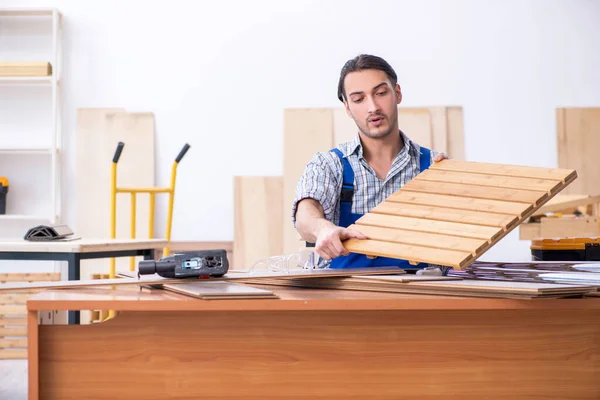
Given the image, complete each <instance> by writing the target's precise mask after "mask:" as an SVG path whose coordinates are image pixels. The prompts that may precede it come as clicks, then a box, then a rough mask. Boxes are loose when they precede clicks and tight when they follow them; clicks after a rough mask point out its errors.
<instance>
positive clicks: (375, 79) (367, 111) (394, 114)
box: [344, 69, 402, 139]
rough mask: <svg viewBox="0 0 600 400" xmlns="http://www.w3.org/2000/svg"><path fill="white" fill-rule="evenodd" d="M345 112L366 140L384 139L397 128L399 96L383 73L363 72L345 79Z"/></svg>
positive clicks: (367, 70) (397, 87) (397, 86)
mask: <svg viewBox="0 0 600 400" xmlns="http://www.w3.org/2000/svg"><path fill="white" fill-rule="evenodd" d="M344 89H345V92H346V99H347V100H346V101H345V102H344V105H345V106H346V112H347V113H348V115H349V116H350V117H352V119H354V122H356V125H357V126H358V129H360V131H361V132H362V133H363V134H364V135H366V136H367V137H370V138H373V139H379V138H384V137H386V136H388V135H389V134H390V133H392V132H394V130H397V129H398V104H400V102H401V101H402V93H401V92H400V86H399V85H398V84H396V85H395V87H394V86H392V84H391V82H390V80H389V78H388V76H387V75H386V73H385V72H383V71H380V70H376V69H366V70H362V71H357V72H351V73H349V74H348V75H346V78H345V79H344Z"/></svg>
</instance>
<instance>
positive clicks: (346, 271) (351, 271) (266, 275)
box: [0, 267, 403, 325]
mask: <svg viewBox="0 0 600 400" xmlns="http://www.w3.org/2000/svg"><path fill="white" fill-rule="evenodd" d="M398 273H403V271H402V270H398V268H396V267H390V268H384V267H381V268H378V267H373V268H340V269H304V268H300V267H299V268H297V269H292V270H290V271H286V272H269V271H258V272H252V273H249V272H238V273H227V274H226V275H224V276H222V277H210V278H202V279H197V278H186V279H184V278H173V279H167V278H162V277H160V276H158V275H149V276H142V277H140V278H116V279H91V280H79V281H58V282H11V283H5V284H2V285H0V291H14V290H15V289H23V288H25V289H49V288H54V289H61V288H74V287H96V286H126V285H149V284H157V285H163V284H166V283H169V284H172V283H190V282H217V281H239V280H244V279H271V278H278V279H298V278H315V277H322V276H326V277H332V276H351V275H388V274H390V275H393V274H398ZM30 301H32V300H30ZM14 320H16V319H14ZM0 324H2V319H0ZM5 325H8V324H5Z"/></svg>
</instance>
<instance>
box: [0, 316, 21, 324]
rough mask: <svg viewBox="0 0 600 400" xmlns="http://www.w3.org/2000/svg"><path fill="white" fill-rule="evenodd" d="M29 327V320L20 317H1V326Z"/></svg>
mask: <svg viewBox="0 0 600 400" xmlns="http://www.w3.org/2000/svg"><path fill="white" fill-rule="evenodd" d="M22 325H27V318H25V317H19V318H6V317H3V316H0V326H22Z"/></svg>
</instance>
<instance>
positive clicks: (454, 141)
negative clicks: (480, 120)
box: [446, 107, 465, 160]
mask: <svg viewBox="0 0 600 400" xmlns="http://www.w3.org/2000/svg"><path fill="white" fill-rule="evenodd" d="M446 123H447V133H448V139H447V141H448V150H447V153H446V154H448V156H449V157H450V158H452V159H454V160H464V159H465V137H464V123H463V109H462V107H448V108H447V109H446Z"/></svg>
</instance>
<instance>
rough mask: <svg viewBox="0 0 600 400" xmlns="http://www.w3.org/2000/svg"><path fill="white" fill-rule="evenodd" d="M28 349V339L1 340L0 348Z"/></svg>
mask: <svg viewBox="0 0 600 400" xmlns="http://www.w3.org/2000/svg"><path fill="white" fill-rule="evenodd" d="M24 347H27V339H0V348H4V349H18V348H24Z"/></svg>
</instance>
